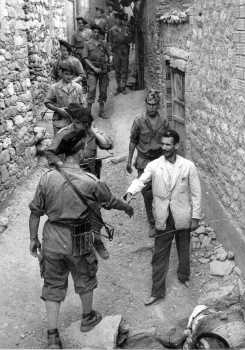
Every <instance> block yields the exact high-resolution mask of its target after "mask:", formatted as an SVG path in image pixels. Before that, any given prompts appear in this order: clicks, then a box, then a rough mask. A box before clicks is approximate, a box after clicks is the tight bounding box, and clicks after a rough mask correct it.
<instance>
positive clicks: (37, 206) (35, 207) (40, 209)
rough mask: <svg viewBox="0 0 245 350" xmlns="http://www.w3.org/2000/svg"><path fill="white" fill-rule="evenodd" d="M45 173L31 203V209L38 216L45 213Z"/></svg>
mask: <svg viewBox="0 0 245 350" xmlns="http://www.w3.org/2000/svg"><path fill="white" fill-rule="evenodd" d="M45 178H46V176H45V174H44V175H42V177H41V179H40V181H39V184H38V186H37V188H36V192H35V195H34V198H33V200H32V201H31V203H30V204H29V208H30V211H31V212H32V213H33V214H35V215H36V216H42V215H44V214H45V196H44V192H43V184H44V181H45Z"/></svg>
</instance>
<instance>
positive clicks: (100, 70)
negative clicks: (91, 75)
mask: <svg viewBox="0 0 245 350" xmlns="http://www.w3.org/2000/svg"><path fill="white" fill-rule="evenodd" d="M94 71H95V73H97V74H100V73H101V72H102V69H100V68H96V69H95V70H94Z"/></svg>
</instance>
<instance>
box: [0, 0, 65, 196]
mask: <svg viewBox="0 0 245 350" xmlns="http://www.w3.org/2000/svg"><path fill="white" fill-rule="evenodd" d="M62 8H63V1H61V0H60V1H47V0H40V1H36V0H30V1H28V2H26V1H24V0H18V1H15V0H0V9H1V11H0V72H1V81H0V202H2V201H3V200H4V199H6V197H7V196H8V195H9V194H10V193H11V192H12V190H13V189H14V188H15V185H16V182H17V181H18V180H19V179H21V178H22V177H23V176H25V175H27V174H28V172H29V171H30V170H31V169H32V168H33V166H34V165H35V164H36V159H35V157H34V156H35V152H36V149H35V147H34V146H33V139H34V133H33V127H34V125H35V122H36V119H37V117H38V116H39V115H38V114H37V113H38V111H40V106H41V105H42V102H43V97H44V94H45V91H46V90H47V86H48V84H49V78H48V74H47V73H48V71H49V62H50V59H51V57H52V55H53V43H54V41H55V38H56V36H58V37H64V25H65V23H64V20H63V12H62ZM37 107H38V108H37Z"/></svg>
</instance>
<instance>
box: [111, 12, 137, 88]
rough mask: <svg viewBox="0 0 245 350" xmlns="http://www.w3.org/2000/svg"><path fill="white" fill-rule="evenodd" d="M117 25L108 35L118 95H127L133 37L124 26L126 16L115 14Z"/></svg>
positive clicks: (120, 13)
mask: <svg viewBox="0 0 245 350" xmlns="http://www.w3.org/2000/svg"><path fill="white" fill-rule="evenodd" d="M114 17H115V22H116V24H115V25H114V26H113V27H112V28H111V29H110V31H109V33H108V40H109V43H110V45H111V51H112V54H113V66H114V69H115V73H116V82H117V91H116V94H119V93H123V94H126V93H127V91H126V86H127V80H128V65H129V51H130V43H131V41H132V35H131V33H130V31H129V27H128V26H125V25H124V24H123V21H124V20H125V14H124V13H123V12H116V13H115V14H114Z"/></svg>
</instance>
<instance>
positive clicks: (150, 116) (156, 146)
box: [127, 89, 168, 237]
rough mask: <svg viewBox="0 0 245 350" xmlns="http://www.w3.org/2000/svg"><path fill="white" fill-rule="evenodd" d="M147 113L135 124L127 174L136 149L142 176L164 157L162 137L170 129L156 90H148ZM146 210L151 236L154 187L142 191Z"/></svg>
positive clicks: (129, 171)
mask: <svg viewBox="0 0 245 350" xmlns="http://www.w3.org/2000/svg"><path fill="white" fill-rule="evenodd" d="M145 106H146V111H145V112H144V113H143V115H142V116H140V117H138V118H136V119H135V120H134V122H133V126H132V128H131V133H130V144H129V155H128V163H127V172H128V173H132V171H133V170H132V159H133V155H134V151H135V149H136V150H137V157H136V160H135V163H134V166H135V168H136V169H137V171H138V175H139V176H140V175H141V174H142V173H143V172H144V169H145V167H146V165H147V164H148V163H149V162H150V161H152V160H154V159H157V158H158V157H160V156H161V155H162V149H161V143H160V141H161V136H162V135H163V134H164V132H165V131H166V130H167V129H168V121H167V120H166V119H163V118H162V117H161V116H160V114H159V112H158V110H159V106H160V95H159V92H158V91H157V90H155V89H150V90H148V92H147V94H146V98H145ZM142 195H143V198H144V202H145V209H146V214H147V219H148V223H149V236H150V237H152V236H153V234H154V232H155V220H154V217H153V213H152V200H153V196H152V187H151V184H148V185H147V186H146V187H145V188H144V189H143V191H142Z"/></svg>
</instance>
